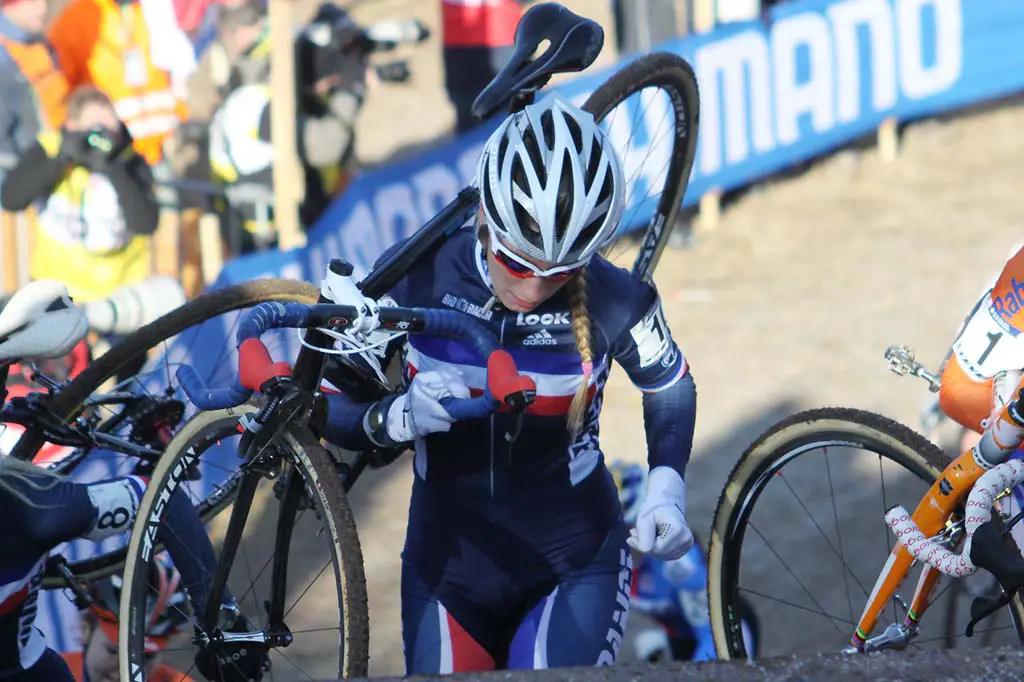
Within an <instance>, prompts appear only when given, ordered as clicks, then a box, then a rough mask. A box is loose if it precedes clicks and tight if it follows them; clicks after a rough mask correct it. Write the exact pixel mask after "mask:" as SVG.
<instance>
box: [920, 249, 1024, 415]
mask: <svg viewBox="0 0 1024 682" xmlns="http://www.w3.org/2000/svg"><path fill="white" fill-rule="evenodd" d="M1021 332H1024V248H1021V249H1019V250H1018V251H1017V252H1016V253H1015V254H1014V255H1013V256H1012V257H1011V258H1010V259H1009V260H1008V261H1007V262H1006V264H1005V265H1004V266H1003V269H1002V271H1001V272H1000V273H999V277H998V278H997V279H996V280H995V282H994V284H993V285H992V288H991V289H990V290H988V291H986V292H985V294H984V296H982V298H981V301H980V302H979V303H978V305H977V306H976V307H975V309H974V311H973V312H972V313H971V315H970V317H969V318H968V319H967V320H966V322H965V324H964V327H963V328H962V329H961V330H960V333H959V334H958V335H957V338H956V340H955V341H954V342H953V348H952V350H951V352H950V354H949V358H948V360H947V361H946V364H945V366H944V367H943V368H942V384H941V386H940V389H939V406H940V407H941V408H942V411H943V412H945V413H946V415H948V416H949V417H950V418H951V419H952V420H954V421H955V422H957V423H958V424H960V425H961V426H963V427H965V428H968V429H971V430H972V431H976V432H978V433H981V432H982V431H983V430H984V429H983V427H982V425H981V422H982V420H984V419H987V418H988V417H989V416H990V415H991V414H992V413H993V411H994V410H995V409H996V408H998V407H1000V404H999V402H998V400H997V398H998V396H997V395H996V393H997V391H998V389H999V387H998V386H997V385H996V382H995V377H996V375H998V374H1000V373H1002V372H1008V371H1011V370H1013V371H1016V370H1021V369H1024V346H1022V345H1021V344H1020V342H1019V340H1018V339H1019V338H1020V337H1019V336H1018V335H1019V334H1020V333H1021Z"/></svg>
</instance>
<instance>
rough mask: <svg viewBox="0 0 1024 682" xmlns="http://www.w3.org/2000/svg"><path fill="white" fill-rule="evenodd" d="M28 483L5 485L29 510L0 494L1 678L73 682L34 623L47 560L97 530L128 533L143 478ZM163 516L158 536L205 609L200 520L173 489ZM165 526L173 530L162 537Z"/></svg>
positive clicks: (209, 556)
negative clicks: (107, 503)
mask: <svg viewBox="0 0 1024 682" xmlns="http://www.w3.org/2000/svg"><path fill="white" fill-rule="evenodd" d="M32 480H33V482H34V483H35V484H36V485H35V486H33V485H27V484H25V483H24V482H23V481H22V480H21V479H17V478H13V477H7V478H6V479H5V483H6V484H7V485H8V486H10V487H14V488H15V489H16V490H18V491H19V492H20V493H21V494H22V495H24V496H25V497H26V498H27V499H28V500H29V502H31V504H28V503H26V502H25V501H24V500H21V499H19V498H18V497H17V496H15V495H12V494H11V493H9V492H7V490H5V489H3V488H0V519H3V523H2V524H0V548H2V551H0V680H3V681H4V682H63V681H64V680H67V681H68V682H74V677H73V676H72V674H71V672H70V671H69V670H68V668H67V665H66V664H65V663H64V661H63V659H62V658H61V657H60V655H59V654H57V653H56V652H54V651H53V650H52V649H48V648H47V646H46V641H45V640H44V638H43V634H42V632H40V631H39V629H38V628H36V627H35V624H34V623H35V615H36V600H37V598H38V592H39V585H40V583H41V581H42V577H43V569H44V567H45V563H46V556H47V554H48V553H49V552H50V551H51V550H53V549H54V548H55V547H57V546H59V545H61V544H62V543H64V542H67V541H70V540H73V539H75V538H78V537H82V536H84V535H85V534H87V533H89V532H90V531H91V530H93V529H94V528H96V527H99V528H110V529H111V530H118V531H128V530H130V529H131V524H132V521H133V520H134V518H135V512H136V511H137V508H138V506H137V500H139V499H141V497H142V494H143V490H144V488H145V485H146V479H144V478H141V477H138V476H127V477H124V478H119V479H115V480H112V481H102V482H98V483H90V484H81V483H74V482H71V481H67V480H56V481H55V480H54V479H51V478H46V477H39V478H35V477H33V479H32ZM100 487H102V489H103V490H104V491H105V494H103V495H101V496H97V498H96V499H105V500H112V503H111V505H110V506H109V507H107V508H101V507H98V506H97V505H96V503H95V501H94V498H93V497H90V493H89V491H90V489H93V491H94V493H95V491H96V489H97V488H100ZM125 499H134V500H135V501H136V504H135V505H134V507H135V508H133V509H128V508H127V507H128V506H130V505H124V506H122V505H120V504H119V502H118V500H125ZM164 518H165V523H164V524H162V527H161V528H162V530H161V531H160V532H159V533H158V534H157V538H158V539H159V540H161V541H162V542H165V543H166V545H167V548H168V551H169V552H170V554H171V556H172V558H173V559H174V560H175V564H176V566H177V567H178V569H179V572H180V573H181V576H182V580H183V583H184V585H185V587H186V589H187V590H188V591H189V595H190V599H191V601H192V602H193V604H198V605H202V604H205V603H206V598H207V591H208V582H209V576H210V575H212V573H213V566H214V565H215V563H216V562H215V559H214V555H213V547H212V546H211V545H210V542H209V539H205V542H204V538H205V533H204V529H203V526H202V524H201V522H200V521H199V517H198V515H197V514H196V513H195V511H194V510H193V508H192V505H191V502H190V500H189V499H188V497H187V496H186V495H185V494H184V493H183V492H182V491H181V490H180V489H179V490H177V491H175V493H174V494H173V495H171V497H170V500H169V502H168V505H167V511H166V516H165V517H164ZM112 524H113V525H112ZM172 527H173V528H174V532H167V530H168V529H170V528H172ZM204 550H207V551H204Z"/></svg>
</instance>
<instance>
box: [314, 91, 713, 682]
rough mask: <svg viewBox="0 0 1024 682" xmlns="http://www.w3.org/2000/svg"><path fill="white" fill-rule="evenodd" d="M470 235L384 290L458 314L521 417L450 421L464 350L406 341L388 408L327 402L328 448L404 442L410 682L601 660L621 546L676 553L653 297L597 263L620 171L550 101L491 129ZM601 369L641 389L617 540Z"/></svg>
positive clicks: (674, 471)
mask: <svg viewBox="0 0 1024 682" xmlns="http://www.w3.org/2000/svg"><path fill="white" fill-rule="evenodd" d="M477 178H478V180H477V181H478V183H479V189H480V192H481V206H480V211H479V212H478V219H477V226H476V229H475V230H472V229H466V230H463V231H461V232H460V233H458V234H457V235H455V236H454V237H453V238H452V239H450V240H449V241H448V242H447V243H446V244H445V245H443V246H442V247H441V249H440V251H439V252H438V253H437V254H436V256H435V257H434V258H432V259H431V260H428V261H425V262H422V263H420V264H418V265H417V266H414V267H413V269H412V270H411V271H410V272H409V273H408V275H407V276H406V277H405V278H404V279H403V280H402V282H401V283H399V284H398V285H397V286H396V287H395V288H394V289H393V290H392V291H391V296H392V297H393V298H394V300H395V301H396V302H397V303H398V304H399V305H403V306H424V307H441V308H453V309H456V310H460V311H463V312H465V313H467V314H469V315H473V316H475V317H477V318H478V319H479V320H480V321H481V322H482V323H483V324H485V325H486V326H488V327H489V328H490V329H491V330H492V331H493V332H494V334H495V336H496V337H498V338H500V340H501V343H502V345H503V346H504V348H506V349H507V350H508V351H509V352H510V353H511V354H512V356H513V357H514V358H515V360H516V363H517V365H518V367H519V369H520V370H521V371H523V372H524V373H526V374H528V375H530V376H531V377H532V378H533V379H534V380H535V382H536V384H537V397H536V400H535V402H534V403H533V404H532V405H531V406H530V407H529V408H528V409H527V410H526V413H525V414H524V415H520V416H517V415H514V414H511V413H509V412H504V411H502V412H498V413H496V414H495V415H493V416H492V417H490V418H488V419H479V420H469V421H463V422H458V423H453V421H454V420H453V419H452V418H451V416H450V415H449V414H448V413H447V412H446V411H445V409H444V408H443V407H442V406H441V404H440V402H439V401H440V399H441V398H443V397H446V396H456V397H463V398H465V397H468V396H469V395H471V394H472V393H477V394H479V392H480V391H481V390H482V389H483V388H484V386H485V368H484V367H485V365H484V360H483V358H481V357H479V356H478V355H477V354H476V353H475V352H473V351H472V350H471V349H470V348H469V347H468V346H466V345H465V344H463V343H461V342H459V341H454V340H446V339H441V338H434V337H427V336H422V335H416V336H412V337H411V338H410V339H409V342H408V348H407V350H406V353H405V354H404V357H403V368H404V370H405V377H406V379H407V380H408V385H407V390H406V391H405V392H404V393H402V394H401V395H393V396H389V397H386V398H384V399H382V400H380V401H378V402H375V403H359V402H356V400H355V399H354V398H350V397H346V396H343V395H333V396H331V397H330V418H329V424H328V427H327V429H326V432H327V436H328V438H329V439H331V440H333V441H334V442H337V443H339V444H342V445H344V446H346V447H352V448H362V449H366V448H369V447H389V446H395V445H399V444H405V443H414V447H415V451H416V455H415V463H414V468H415V472H416V476H415V483H414V485H413V491H412V501H411V504H410V509H409V525H408V533H407V536H406V543H405V550H404V552H403V560H404V561H403V572H402V621H403V638H404V644H405V657H406V667H407V671H408V672H409V673H445V672H456V671H467V670H484V669H489V668H547V667H559V666H568V665H595V664H611V663H613V662H614V661H615V659H616V657H617V655H618V651H619V646H620V644H621V641H622V637H623V633H624V631H625V626H626V618H627V614H628V610H629V582H630V571H631V560H630V552H629V548H628V547H627V543H628V545H629V546H631V547H633V548H635V549H637V550H638V551H641V552H644V553H648V554H651V555H652V556H655V557H657V558H661V559H667V560H674V559H678V558H679V557H681V556H683V555H685V554H686V553H687V552H688V551H689V550H690V548H691V547H692V545H693V535H692V533H691V532H690V530H689V528H688V527H687V524H686V517H685V508H686V486H685V483H684V481H683V474H684V470H685V467H686V464H687V461H688V459H689V455H690V449H691V444H692V439H693V428H694V419H695V413H696V389H695V386H694V381H693V378H692V376H691V375H690V372H689V369H688V365H687V362H686V360H685V359H684V358H683V355H682V353H680V351H679V349H678V348H677V347H676V344H675V342H674V341H673V339H672V336H671V334H670V332H669V328H668V325H667V324H666V323H665V318H664V316H663V314H662V310H661V302H660V300H659V298H658V294H657V292H656V290H655V288H654V286H653V285H652V284H650V283H648V282H644V281H641V280H640V279H638V278H636V277H634V276H633V275H631V274H630V273H629V272H628V271H626V270H623V269H620V268H618V267H616V266H614V265H612V264H611V263H609V262H608V261H607V260H605V259H604V258H603V257H602V256H600V255H599V253H598V252H599V250H600V249H601V248H602V247H603V246H604V245H606V244H607V243H608V241H609V239H610V238H611V237H612V236H613V235H614V234H615V231H616V228H617V226H618V223H619V219H620V216H621V213H622V210H623V204H624V191H625V180H624V178H623V174H622V169H621V165H620V160H619V159H618V158H617V155H616V153H615V151H614V150H613V149H612V146H611V144H610V143H609V141H608V140H607V138H606V137H605V135H604V133H603V132H602V131H601V130H600V128H599V127H598V125H597V123H596V122H595V121H594V118H593V116H591V115H590V114H589V113H586V112H584V111H582V110H580V109H579V108H577V107H575V106H574V105H572V104H570V103H569V102H568V101H567V100H566V99H565V98H563V97H562V96H560V95H558V94H557V93H550V94H546V95H544V96H543V98H542V99H539V100H538V101H537V102H535V103H533V104H531V105H529V106H527V107H526V108H525V109H524V110H522V111H520V112H518V113H515V114H513V115H511V116H509V117H508V118H507V119H506V120H505V121H504V122H503V123H502V124H501V125H500V126H499V127H498V129H497V130H496V131H495V132H494V134H493V135H492V136H491V137H490V139H489V140H488V141H487V144H486V146H485V148H484V151H483V153H482V155H481V157H480V160H479V166H478V174H477ZM612 360H616V361H617V362H618V363H619V364H620V365H621V366H622V367H623V369H625V371H626V373H627V375H628V376H629V378H630V379H631V380H632V381H633V383H634V384H635V385H636V386H637V387H638V388H639V389H640V390H641V391H642V393H643V411H644V427H645V432H646V437H647V445H648V464H649V466H650V474H649V478H648V481H649V483H648V486H647V492H646V494H645V496H644V499H643V500H642V501H641V502H640V503H639V505H638V508H637V514H636V523H635V527H634V529H633V531H632V533H631V534H630V535H629V537H628V539H627V529H626V526H625V524H624V523H623V520H622V512H621V508H620V505H619V503H618V494H617V492H616V489H615V483H614V481H613V480H612V477H611V475H610V474H609V473H608V470H607V468H606V467H605V465H604V459H603V455H602V453H601V450H600V447H599V444H598V415H599V413H600V410H601V403H602V395H603V390H604V385H605V382H606V381H607V379H608V375H609V372H610V370H611V361H612Z"/></svg>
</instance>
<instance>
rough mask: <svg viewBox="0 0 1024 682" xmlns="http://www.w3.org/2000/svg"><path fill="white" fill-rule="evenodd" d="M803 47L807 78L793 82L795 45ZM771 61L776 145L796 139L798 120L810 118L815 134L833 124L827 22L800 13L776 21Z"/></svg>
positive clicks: (822, 18) (798, 135) (830, 49)
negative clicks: (807, 70)
mask: <svg viewBox="0 0 1024 682" xmlns="http://www.w3.org/2000/svg"><path fill="white" fill-rule="evenodd" d="M798 45H806V46H807V49H808V51H809V55H810V59H809V61H810V64H811V73H810V77H809V78H808V79H807V80H806V81H805V82H803V83H797V82H796V69H797V66H796V65H797V59H796V55H797V46H798ZM772 62H773V63H774V65H775V74H774V75H775V126H776V132H777V134H778V140H779V143H780V144H793V143H794V142H796V141H797V140H798V139H799V137H800V131H799V120H800V116H802V115H803V114H808V113H809V114H810V115H811V125H812V126H813V128H814V130H815V132H818V133H822V132H825V131H826V130H829V129H831V128H832V126H834V125H835V116H834V115H833V111H832V106H831V102H832V92H833V88H834V87H835V86H834V83H835V81H834V79H833V76H832V46H831V45H829V43H828V22H827V21H826V20H825V17H823V16H821V15H820V14H800V15H797V16H795V17H793V18H791V19H789V20H785V21H779V22H778V24H777V25H776V26H775V28H774V30H773V31H772Z"/></svg>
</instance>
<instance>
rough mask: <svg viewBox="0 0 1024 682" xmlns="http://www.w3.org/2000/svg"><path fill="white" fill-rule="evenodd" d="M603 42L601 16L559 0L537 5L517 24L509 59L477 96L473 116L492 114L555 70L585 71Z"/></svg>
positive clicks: (530, 90) (542, 81) (537, 87)
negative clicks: (598, 19)
mask: <svg viewBox="0 0 1024 682" xmlns="http://www.w3.org/2000/svg"><path fill="white" fill-rule="evenodd" d="M544 41H549V45H548V47H547V49H546V50H544V52H543V53H541V54H540V55H538V56H537V57H536V58H535V59H534V58H533V55H534V54H535V53H536V52H537V49H538V48H539V47H540V46H541V44H542V43H543V42H544ZM603 45H604V29H602V28H601V26H600V24H598V23H597V22H596V21H592V20H591V19H585V18H584V17H581V16H579V15H577V14H573V13H572V12H570V11H569V10H568V9H566V8H565V7H563V6H561V5H559V4H558V3H555V2H544V3H541V4H539V5H534V6H533V7H531V8H530V9H529V10H527V11H526V13H525V14H523V17H522V19H520V20H519V25H518V26H516V37H515V46H514V49H513V53H512V57H511V58H510V59H509V61H508V64H506V65H505V67H504V68H503V69H502V70H501V71H500V72H499V73H498V75H497V76H495V77H494V80H492V81H491V82H490V83H489V84H488V85H487V87H486V88H484V89H483V91H482V92H481V93H480V94H479V95H478V96H477V98H476V99H475V100H474V101H473V108H472V112H473V115H474V116H475V117H476V118H478V119H484V118H487V117H488V116H492V115H494V114H496V113H497V112H498V111H499V110H500V109H503V108H505V106H506V105H507V104H508V102H509V101H510V100H512V99H513V98H515V97H516V95H519V94H522V93H524V91H525V93H529V94H532V93H533V92H534V91H536V90H539V89H540V88H542V87H543V86H544V85H545V84H546V83H547V82H548V80H550V78H551V76H552V75H554V74H556V73H570V72H574V71H582V70H583V69H585V68H587V67H588V66H590V65H591V64H593V63H594V60H595V59H596V58H597V55H598V54H599V53H600V52H601V48H602V47H603ZM528 101H529V100H528Z"/></svg>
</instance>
